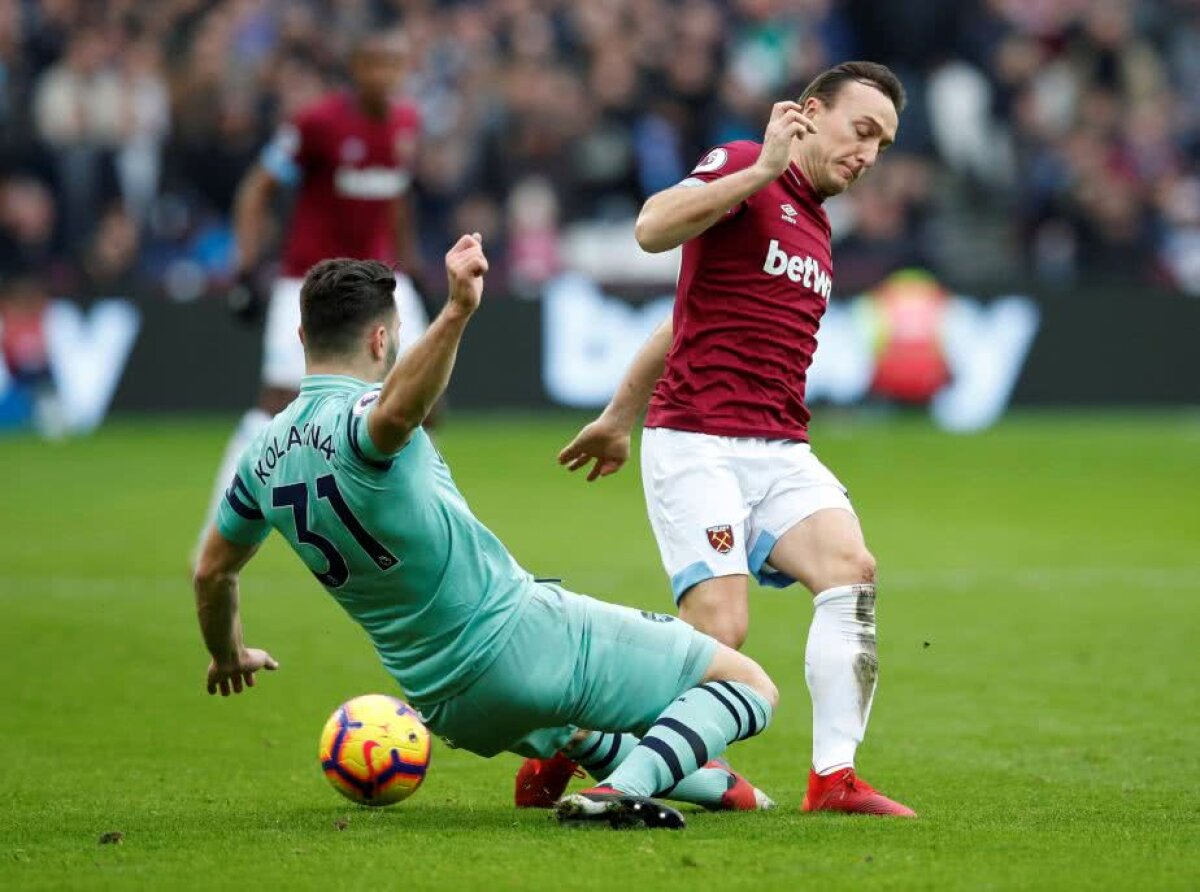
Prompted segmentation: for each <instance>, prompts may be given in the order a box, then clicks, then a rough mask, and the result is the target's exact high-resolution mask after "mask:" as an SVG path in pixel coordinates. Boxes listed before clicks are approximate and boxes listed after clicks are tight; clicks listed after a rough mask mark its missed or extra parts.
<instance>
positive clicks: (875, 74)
mask: <svg viewBox="0 0 1200 892" xmlns="http://www.w3.org/2000/svg"><path fill="white" fill-rule="evenodd" d="M850 81H858V82H859V83H860V84H866V85H867V86H868V87H874V88H875V89H876V90H878V91H879V92H880V93H882V94H883V95H884V96H886V97H887V98H888V99H890V100H892V105H893V106H895V108H896V114H897V115H898V114H900V112H902V111H904V106H905V104H906V103H907V102H908V98H907V97H906V96H905V95H904V85H903V84H902V83H900V78H898V77H896V75H895V74H893V73H892V70H891V69H890V68H888V67H887V66H886V65H880V64H879V63H878V62H843V63H842V64H840V65H834V66H833V67H832V68H830V69H829V70H827V71H822V72H821V73H820V74H818V75H817V76H816V77H815V78H813V80H812V83H810V84H809V85H808V86H807V87H805V88H804V92H803V93H801V94H800V99H799V100H798V102H799V103H800V104H801V105H803V104H804V100H805V99H808V98H809V97H810V96H812V97H815V98H817V99H820V100H821V101H822V102H823V103H825V104H826V105H833V103H834V100H836V99H837V95H838V93H839V92H840V91H841V89H842V87H843V86H844V85H845V84H848V83H849V82H850Z"/></svg>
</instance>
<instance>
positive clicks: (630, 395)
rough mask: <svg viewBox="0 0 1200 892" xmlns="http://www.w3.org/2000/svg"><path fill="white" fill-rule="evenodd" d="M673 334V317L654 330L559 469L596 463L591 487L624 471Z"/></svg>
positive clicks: (566, 451)
mask: <svg viewBox="0 0 1200 892" xmlns="http://www.w3.org/2000/svg"><path fill="white" fill-rule="evenodd" d="M674 333H675V329H674V325H673V323H672V320H671V318H670V317H668V318H667V320H666V321H665V322H664V323H663V324H662V325H660V326H659V327H658V328H656V329H655V330H654V333H653V334H652V335H650V337H649V338H648V339H647V341H646V343H645V344H643V345H642V347H641V349H640V350H638V352H637V355H636V356H635V357H634V358H633V362H632V363H630V365H629V369H628V371H626V372H625V376H624V377H623V378H622V379H621V383H620V384H619V385H618V386H617V392H616V393H615V394H613V398H612V399H611V400H610V401H609V403H608V405H607V406H606V407H605V409H604V411H603V412H602V413H600V417H599V418H597V419H596V420H595V421H593V422H592V423H591V424H589V425H587V426H586V427H585V428H584V429H583V430H581V431H580V432H579V433H578V434H576V435H575V439H573V440H572V441H571V442H570V443H568V444H567V445H566V446H564V447H563V449H562V451H561V452H559V453H558V463H559V464H560V465H566V466H567V470H569V471H578V470H579V469H580V468H582V467H583V466H584V465H586V464H588V463H589V462H591V461H593V460H595V462H596V463H595V464H594V465H593V466H592V469H591V470H590V471H588V475H587V479H588V482H589V483H591V482H592V481H593V480H596V479H598V478H600V477H607V476H608V475H609V474H615V473H616V472H617V471H619V470H621V468H622V467H623V466H624V464H625V462H626V461H628V460H629V437H630V432H631V431H632V430H633V425H634V423H635V422H636V421H637V420H638V418H639V417H640V416H641V414H642V412H643V411H645V409H646V405H647V404H648V403H649V402H650V394H652V393H653V392H654V384H655V382H656V381H658V379H659V378H660V377H662V373H663V367H664V366H665V365H666V361H667V353H668V352H669V351H670V349H671V341H672V339H673V337H674Z"/></svg>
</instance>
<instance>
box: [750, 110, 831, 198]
mask: <svg viewBox="0 0 1200 892" xmlns="http://www.w3.org/2000/svg"><path fill="white" fill-rule="evenodd" d="M816 132H817V125H816V124H814V123H813V122H812V119H811V118H809V117H808V116H807V115H805V114H804V112H803V111H802V110H801V107H800V103H798V102H792V101H791V100H788V101H785V102H776V103H775V105H773V106H772V107H771V120H770V121H768V122H767V130H766V132H765V133H764V134H763V146H762V150H761V151H760V152H759V153H758V160H757V161H756V162H755V164H756V165H757V166H758V167H759V169H760V170H762V172H763V173H764V174H765V175H769V176H770V177H771V179H774V178H775V177H778V176H780V175H781V174H782V173H783V172H784V171H785V170H787V166H788V162H789V161H790V160H791V152H792V141H793V140H796V139H803V138H804V135H805V134H807V133H816Z"/></svg>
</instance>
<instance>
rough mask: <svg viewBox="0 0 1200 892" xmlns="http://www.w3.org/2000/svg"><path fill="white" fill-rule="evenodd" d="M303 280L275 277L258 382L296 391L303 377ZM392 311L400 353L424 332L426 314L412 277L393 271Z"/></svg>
mask: <svg viewBox="0 0 1200 892" xmlns="http://www.w3.org/2000/svg"><path fill="white" fill-rule="evenodd" d="M303 284H304V280H303V279H292V278H283V279H276V280H275V284H274V286H273V287H272V288H271V302H270V303H269V304H268V305H267V324H266V328H265V329H264V331H263V360H262V383H263V384H264V385H265V386H267V387H279V388H282V389H285V390H299V389H300V379H301V378H303V377H304V345H303V344H301V343H300V334H299V332H300V286H301V285H303ZM396 310H397V311H398V312H399V313H400V354H401V355H403V354H404V353H405V351H407V350H408V348H409V347H411V346H412V345H413V343H414V342H415V341H416V340H417V338H419V337H420V336H421V335H423V334H424V333H425V329H427V328H428V327H429V317H428V316H427V315H426V314H425V307H424V305H423V304H422V303H421V298H420V297H418V296H417V291H416V289H415V288H413V284H412V280H411V279H409V277H408V276H406V275H404V274H403V273H396Z"/></svg>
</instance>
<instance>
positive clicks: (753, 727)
mask: <svg viewBox="0 0 1200 892" xmlns="http://www.w3.org/2000/svg"><path fill="white" fill-rule="evenodd" d="M717 684H719V685H720V686H721V687H723V688H724V689H725V690H727V691H729V693H731V694H733V696H734V697H736V698H737V700H738V702H739V703H741V704H742V706H744V707H746V720H747V721H748V722H749V723H750V727H749V728H748V729H747V731H746V734H745V736H743V737H739V738H738V740H745V739H746V738H747V737H753V736H754V735H755V734H757V733H758V722H757V721H755V719H754V708H753V707H751V705H750V701H749V700H747V699H746V698H745V697H743V696H742V694H741V692H740V691H739V690H738V689H737V688H735V687H734V686H733V685H731V684H730V683H729V682H727V681H718V682H717Z"/></svg>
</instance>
